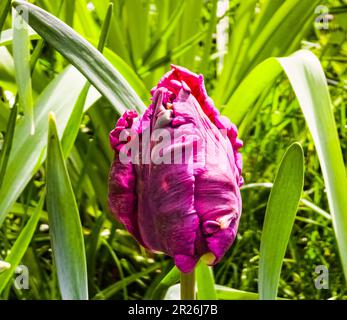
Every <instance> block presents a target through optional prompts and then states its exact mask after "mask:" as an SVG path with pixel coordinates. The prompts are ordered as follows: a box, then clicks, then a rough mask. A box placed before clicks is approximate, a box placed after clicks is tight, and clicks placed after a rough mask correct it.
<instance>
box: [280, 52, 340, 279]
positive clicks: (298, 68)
mask: <svg viewBox="0 0 347 320" xmlns="http://www.w3.org/2000/svg"><path fill="white" fill-rule="evenodd" d="M278 60H279V62H280V64H281V65H282V67H283V69H284V71H285V72H286V74H287V76H288V78H289V81H290V82H291V84H292V87H293V89H294V91H295V93H296V96H297V98H298V101H299V104H300V107H301V109H302V112H303V114H304V116H305V119H306V123H307V125H308V127H309V129H310V131H311V134H312V137H313V141H314V143H315V146H316V149H317V153H318V157H319V161H320V165H321V169H322V173H323V178H324V182H325V186H326V190H327V196H328V201H329V206H330V211H331V217H332V222H333V226H334V230H335V235H336V240H337V244H338V248H339V252H340V258H341V262H342V267H343V270H344V275H345V279H347V197H346V190H347V179H346V169H345V165H344V161H343V156H342V152H341V146H340V141H339V136H338V133H337V129H336V124H335V118H334V112H333V109H332V104H331V100H330V95H329V90H328V86H327V81H326V78H325V75H324V71H323V69H322V66H321V64H320V62H319V60H318V59H317V58H316V56H315V55H314V54H313V53H311V52H310V51H308V50H301V51H298V52H297V53H295V54H293V55H292V56H290V57H288V58H280V59H278Z"/></svg>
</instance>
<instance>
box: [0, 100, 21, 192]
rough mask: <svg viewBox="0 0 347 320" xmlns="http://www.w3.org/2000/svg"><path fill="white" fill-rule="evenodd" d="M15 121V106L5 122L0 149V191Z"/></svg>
mask: <svg viewBox="0 0 347 320" xmlns="http://www.w3.org/2000/svg"><path fill="white" fill-rule="evenodd" d="M16 120H17V105H15V106H14V107H13V108H12V109H11V113H10V117H9V119H8V122H7V128H6V136H5V141H4V144H3V146H2V149H1V154H0V189H1V186H2V183H3V181H4V176H5V173H6V168H7V163H8V159H9V157H10V152H11V149H12V142H13V136H14V130H15V128H16Z"/></svg>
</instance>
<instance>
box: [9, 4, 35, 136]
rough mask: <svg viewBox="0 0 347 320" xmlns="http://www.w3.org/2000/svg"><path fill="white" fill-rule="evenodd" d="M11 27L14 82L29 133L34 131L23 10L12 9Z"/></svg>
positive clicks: (25, 24) (26, 33)
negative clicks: (28, 126)
mask: <svg viewBox="0 0 347 320" xmlns="http://www.w3.org/2000/svg"><path fill="white" fill-rule="evenodd" d="M12 11H13V14H12V27H13V44H12V46H13V61H14V67H15V76H16V83H17V87H18V97H19V103H20V105H21V106H22V108H23V110H24V115H25V117H26V119H27V121H29V122H30V134H34V132H35V122H34V110H33V94H32V87H31V70H30V40H29V31H28V25H27V23H26V22H25V21H24V19H23V15H25V12H24V11H23V12H22V11H21V12H18V11H16V10H14V9H13V10H12Z"/></svg>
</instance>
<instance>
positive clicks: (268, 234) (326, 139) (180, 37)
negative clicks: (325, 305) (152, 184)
mask: <svg viewBox="0 0 347 320" xmlns="http://www.w3.org/2000/svg"><path fill="white" fill-rule="evenodd" d="M111 2H112V4H113V5H112V4H111V5H110V1H108V0H101V1H99V0H98V1H96V0H91V1H86V0H75V1H46V0H34V1H30V3H29V2H26V1H13V8H14V9H13V10H15V9H18V10H23V8H24V9H25V10H28V11H26V12H24V14H23V18H24V19H27V22H28V25H29V26H30V28H28V29H20V30H18V29H15V28H12V25H14V24H13V23H14V21H12V16H11V1H5V0H4V1H1V2H0V31H1V30H2V32H1V34H0V152H1V154H0V182H1V186H0V261H8V262H10V263H11V268H10V269H8V270H6V271H3V272H2V273H1V274H0V292H1V298H4V299H60V298H80V299H83V298H87V297H88V294H89V298H91V299H143V298H145V299H155V298H160V299H162V298H164V297H165V295H166V293H167V291H168V290H169V289H170V288H171V289H172V287H173V288H176V287H175V285H176V286H177V283H178V282H179V273H178V270H177V269H176V268H173V269H172V264H171V263H170V262H169V261H168V260H169V258H168V257H165V256H163V255H161V254H154V253H149V252H146V251H145V250H144V249H143V248H141V247H139V245H138V244H137V243H136V242H135V241H134V240H133V239H132V238H131V236H130V235H129V234H128V233H127V232H126V231H125V230H124V228H123V227H122V226H121V225H119V224H118V223H117V222H115V221H114V219H113V218H111V217H110V215H109V209H108V205H107V180H108V172H109V167H110V164H111V161H112V158H113V153H112V150H111V149H110V147H109V141H108V134H109V131H110V130H111V129H112V128H113V127H114V124H115V121H116V120H117V118H118V117H119V114H120V113H123V112H124V111H125V110H126V109H134V110H137V111H138V112H142V111H143V110H144V109H145V107H146V106H147V105H148V104H149V103H150V100H149V97H150V89H151V88H152V87H153V86H154V85H156V83H157V81H158V80H159V78H160V77H161V76H162V75H163V74H164V73H165V72H167V71H168V70H169V66H170V64H171V63H173V64H179V65H182V66H185V67H187V68H190V69H191V70H193V71H196V72H203V73H204V77H205V84H206V86H207V90H208V93H209V95H210V96H212V97H213V99H214V101H215V103H216V106H217V107H218V108H219V109H220V110H221V112H222V113H223V114H224V115H226V116H227V117H229V118H230V119H231V120H232V121H233V122H234V123H235V124H237V126H238V127H239V134H240V136H241V138H242V139H243V141H244V147H243V149H242V154H243V162H244V170H243V176H244V178H245V186H244V187H243V188H242V196H243V215H242V218H241V222H240V228H239V233H238V236H237V238H236V240H235V242H234V244H233V246H232V248H231V249H230V250H229V251H228V253H227V254H226V256H225V257H224V259H223V260H222V261H221V262H220V263H219V264H218V265H217V266H216V267H214V268H213V271H214V275H213V274H212V273H211V269H209V268H208V267H207V266H206V265H203V264H201V263H200V264H199V267H198V268H197V270H196V279H197V288H198V298H201V299H206V298H209V299H212V298H215V297H216V298H218V299H258V298H259V296H260V297H261V298H275V297H276V292H277V291H278V294H277V296H278V297H282V298H288V299H328V298H333V299H345V298H347V291H346V289H345V288H346V285H345V283H346V282H345V279H344V274H345V275H346V273H347V270H346V266H347V260H346V259H347V256H346V250H347V218H346V216H347V214H346V203H345V202H346V200H345V199H346V197H344V194H345V192H346V189H347V186H346V173H345V168H346V166H345V162H344V161H346V157H345V155H346V150H347V142H346V141H347V140H346V138H347V129H346V128H347V114H346V110H347V109H346V106H347V103H346V101H347V93H346V80H347V67H346V56H347V54H346V52H347V51H346V50H347V41H346V34H347V25H346V22H345V20H346V19H345V15H346V6H345V1H344V0H327V1H326V2H325V3H326V5H327V6H328V7H329V12H330V15H331V16H330V18H331V20H330V21H329V29H328V30H325V29H319V28H317V25H316V24H315V23H314V19H315V18H316V15H315V8H316V6H317V5H318V4H320V2H319V1H318V0H314V1H311V0H300V1H299V0H262V1H259V0H249V1H239V0H237V1H229V3H227V6H226V7H224V8H223V7H222V6H221V5H220V3H219V2H218V1H215V0H211V1H204V0H185V1H176V0H150V1H144V0H136V1H135V0H124V1H111ZM13 14H14V15H17V13H16V12H14V13H13ZM111 17H112V18H111ZM14 26H15V25H14ZM318 27H319V25H318ZM107 34H109V35H110V36H109V37H107ZM98 49H99V50H98ZM102 49H103V50H102ZM300 49H304V50H300ZM299 50H300V51H299ZM100 51H102V52H100ZM294 52H296V53H295V54H294V55H293V53H294ZM278 57H282V58H278ZM283 57H284V58H283ZM51 112H52V113H54V114H55V117H56V123H54V121H53V120H52V119H51V121H50V126H49V125H48V115H49V114H50V113H51ZM33 124H34V125H35V132H34V131H33V128H34V127H33ZM55 125H56V126H57V132H56V131H55V129H54V128H55ZM30 133H32V134H30ZM47 136H48V137H50V138H52V139H49V141H48V145H47ZM294 141H298V142H299V143H300V145H302V148H303V151H304V154H305V158H304V162H305V167H306V170H305V176H304V187H303V192H302V194H301V199H300V201H299V199H298V197H299V195H298V193H299V189H300V190H301V188H299V187H300V186H299V180H300V179H301V178H300V179H299V177H300V168H301V164H302V158H300V156H299V153H300V152H299V150H298V149H299V148H298V147H297V145H294V147H291V149H289V150H291V151H288V153H289V155H288V154H287V156H288V157H289V156H293V157H297V159H298V161H297V163H296V165H295V166H296V167H297V170H296V172H297V175H289V176H288V178H283V176H284V177H286V176H287V174H286V171H287V170H286V169H283V170H284V171H283V172H282V170H280V172H278V173H277V176H276V180H275V173H276V172H277V169H278V167H279V164H280V163H281V159H282V155H283V154H284V152H285V150H286V149H287V148H288V146H290V145H291V144H292V143H293V142H294ZM47 148H48V149H47ZM293 150H296V151H295V152H294V151H293ZM293 154H296V156H294V155H293ZM288 157H286V158H285V159H287V160H283V162H282V167H285V168H287V169H288V167H287V166H285V163H287V164H288V163H291V161H290V160H288ZM299 158H300V159H299ZM288 161H289V162H288ZM282 167H281V168H282ZM291 170H294V165H293V166H291V169H290V168H289V169H288V171H291ZM287 173H288V172H287ZM281 177H282V178H283V179H280V178H281ZM274 180H275V183H274V187H273V189H271V188H272V184H271V183H270V182H273V181H274ZM294 180H295V181H296V183H295V181H294ZM289 181H292V182H291V183H289ZM300 181H302V179H301V180H300ZM286 184H287V185H286ZM278 185H282V186H280V187H278ZM283 185H286V186H283ZM295 186H296V188H295ZM46 188H47V189H48V190H47V191H48V194H47V203H46V204H45V203H44V192H45V190H46ZM270 190H271V197H270V200H269V194H270ZM288 190H292V191H293V192H292V193H290V194H288V192H289V191H288ZM285 196H287V197H288V199H289V200H288V201H287V202H286V203H285V204H286V205H288V206H289V205H290V204H292V206H291V210H285V208H286V207H287V206H284V205H283V206H281V207H278V206H279V203H281V201H282V202H283V199H284V198H283V197H285ZM268 200H269V202H268ZM290 200H292V203H290V202H291V201H290ZM298 201H299V207H298V208H297V210H294V207H295V208H296V205H297V202H298ZM267 203H268V207H266V206H267ZM294 203H295V206H294ZM276 208H277V209H276ZM280 209H281V210H280ZM265 212H266V215H265ZM265 216H266V218H265V224H264V217H265ZM271 221H272V222H271ZM263 225H264V229H263ZM276 226H278V228H276ZM273 230H275V231H276V232H274V231H273ZM290 231H291V233H290ZM279 233H280V234H279ZM289 235H290V236H289ZM276 237H278V238H276ZM268 239H270V240H268ZM271 239H272V240H271ZM84 242H85V244H86V250H84ZM287 243H288V244H287ZM339 257H340V258H341V260H340V259H339ZM274 259H275V260H274ZM273 260H274V261H275V263H272V262H273ZM340 261H341V262H340ZM20 263H22V264H24V265H26V266H28V268H29V271H30V290H17V289H16V288H15V286H14V285H13V281H11V280H12V277H13V271H14V268H15V267H16V266H17V265H18V264H20ZM86 265H87V266H88V272H87V270H86ZM317 265H324V266H326V267H327V268H328V270H329V275H330V278H329V289H328V290H317V289H316V288H315V286H314V279H315V278H316V277H317V274H316V273H315V267H316V266H317ZM62 270H64V271H65V272H62ZM258 275H259V277H258ZM2 280H3V282H2ZM214 281H215V283H216V285H215V290H213V286H214ZM87 282H88V283H87ZM87 285H88V288H87ZM258 285H259V288H260V290H259V294H260V295H258Z"/></svg>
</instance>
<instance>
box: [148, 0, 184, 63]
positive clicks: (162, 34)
mask: <svg viewBox="0 0 347 320" xmlns="http://www.w3.org/2000/svg"><path fill="white" fill-rule="evenodd" d="M185 6H186V1H185V0H181V2H180V3H179V4H178V5H177V6H176V8H175V10H174V12H172V15H171V17H172V19H168V21H167V23H166V25H165V26H164V27H163V29H162V30H159V32H158V35H157V37H156V38H155V40H154V41H153V44H152V45H151V46H150V47H149V48H148V49H147V50H146V52H145V53H144V54H143V58H142V63H141V64H142V65H146V64H147V62H148V61H150V59H151V57H152V56H153V55H154V54H155V53H156V52H157V50H158V49H159V48H160V45H161V44H162V43H164V42H165V41H167V40H168V39H169V37H170V36H171V34H172V33H173V31H174V30H175V27H176V26H177V24H178V22H179V21H180V17H181V16H182V13H183V12H184V8H185Z"/></svg>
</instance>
